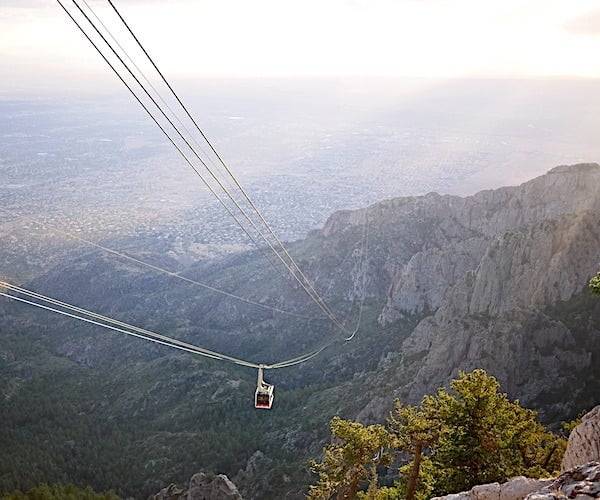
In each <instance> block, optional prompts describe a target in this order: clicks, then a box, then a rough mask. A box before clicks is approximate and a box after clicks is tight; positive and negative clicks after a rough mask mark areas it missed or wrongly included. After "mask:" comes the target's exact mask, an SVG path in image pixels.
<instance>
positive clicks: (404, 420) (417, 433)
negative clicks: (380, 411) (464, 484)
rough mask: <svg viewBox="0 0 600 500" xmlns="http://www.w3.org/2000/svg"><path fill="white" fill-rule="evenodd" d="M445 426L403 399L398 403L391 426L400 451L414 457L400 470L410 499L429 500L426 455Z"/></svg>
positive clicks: (390, 421) (401, 488) (391, 416)
mask: <svg viewBox="0 0 600 500" xmlns="http://www.w3.org/2000/svg"><path fill="white" fill-rule="evenodd" d="M442 425H443V423H442V422H441V421H440V420H437V419H436V418H435V417H434V418H429V417H428V416H427V415H425V413H424V412H423V410H422V409H420V408H417V407H415V406H405V405H403V404H402V403H401V402H400V401H399V400H396V401H395V402H394V411H393V412H392V414H390V417H389V418H388V426H389V428H390V431H391V432H392V434H393V435H394V437H395V438H396V440H395V442H396V446H397V447H398V449H399V450H400V451H402V452H404V453H408V454H409V455H411V456H412V457H413V458H412V461H410V462H409V463H408V464H407V465H405V466H404V467H402V468H401V471H400V473H401V477H402V478H403V479H404V480H403V481H401V482H400V491H401V492H402V493H403V494H404V495H403V496H404V497H405V498H406V500H413V499H414V498H419V499H420V498H426V497H427V496H428V495H429V493H430V487H429V485H426V484H425V482H424V481H423V475H422V474H421V468H422V466H424V465H425V466H426V465H428V464H429V459H428V458H427V456H426V453H427V452H428V450H429V449H430V447H431V446H432V445H434V444H435V443H437V441H438V440H439V437H440V432H441V428H442ZM418 487H420V488H419V490H417V488H418Z"/></svg>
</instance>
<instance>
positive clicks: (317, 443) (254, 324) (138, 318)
mask: <svg viewBox="0 0 600 500" xmlns="http://www.w3.org/2000/svg"><path fill="white" fill-rule="evenodd" d="M599 181H600V166H598V165H596V164H583V165H574V166H563V167H557V168H555V169H552V170H551V171H550V172H549V173H548V174H546V175H544V176H541V177H539V178H536V179H533V180H531V181H529V182H527V183H524V184H523V185H521V186H516V187H510V188H502V189H498V190H493V191H485V192H482V193H478V194H476V195H474V196H470V197H465V198H460V197H456V196H440V195H436V194H428V195H425V196H422V197H413V198H399V199H394V200H387V201H383V202H380V203H377V204H375V205H373V206H371V207H369V208H368V209H362V210H358V211H352V212H340V213H336V214H333V215H332V216H331V218H330V219H329V220H328V222H327V223H326V225H325V226H324V228H323V229H322V230H320V231H315V232H313V233H311V234H309V235H308V236H307V237H306V238H305V239H303V240H299V241H297V242H294V243H291V244H290V245H289V247H290V251H291V252H292V254H293V255H294V256H295V257H296V258H297V260H298V262H299V263H300V266H301V267H302V268H303V270H305V272H306V274H307V275H308V276H309V278H310V279H311V280H312V281H313V282H314V283H315V286H316V288H317V289H318V290H320V291H321V293H322V294H323V295H324V296H325V298H326V299H327V300H328V302H329V303H330V305H331V306H332V308H333V309H334V310H335V311H336V312H337V314H338V316H339V317H340V318H343V319H344V320H346V321H347V324H348V325H349V326H351V325H353V324H354V323H355V321H356V320H357V318H358V310H359V305H360V303H361V301H362V300H363V298H364V308H363V311H362V313H363V314H362V322H361V328H360V330H359V332H358V333H357V335H356V336H355V338H354V339H353V340H352V341H351V342H344V341H343V335H341V334H340V332H338V331H336V330H335V328H334V327H333V326H332V325H331V323H330V322H329V321H328V320H324V319H323V318H322V317H319V311H318V310H316V308H314V306H312V305H311V304H310V302H309V300H308V299H307V298H306V296H305V295H304V294H302V293H300V292H299V291H298V290H297V289H294V287H290V286H288V285H286V284H285V283H282V282H281V281H280V279H279V277H278V276H277V275H276V273H274V272H273V270H272V269H271V268H270V267H269V266H268V265H267V264H265V262H264V259H262V256H261V255H260V254H259V253H258V252H256V253H246V254H239V255H233V256H230V257H227V258H224V259H222V260H219V261H210V262H207V261H203V262H197V263H194V264H191V265H190V266H188V267H187V268H186V269H183V270H181V274H183V275H185V276H187V277H190V278H193V279H195V280H198V281H202V282H207V283H210V284H211V285H212V286H215V287H219V288H223V289H225V290H227V291H228V292H231V293H235V294H238V295H241V296H243V297H245V298H247V299H251V300H253V301H255V302H259V303H264V304H269V305H271V306H274V307H278V308H281V309H285V310H287V311H290V312H293V313H299V314H305V315H308V316H315V317H314V318H310V319H309V318H300V317H298V316H289V315H282V314H280V313H277V312H275V311H273V310H270V309H264V308H259V307H256V306H253V305H252V304H248V303H241V302H236V301H233V300H232V299H230V298H225V297H223V296H221V295H215V294H214V293H212V292H210V291H209V290H207V289H204V288H199V287H194V286H192V285H191V284H190V283H187V282H182V281H179V280H177V279H175V278H174V277H173V276H166V275H161V274H157V273H155V272H154V271H150V270H147V269H145V268H140V267H138V266H136V265H134V264H133V263H132V262H130V261H123V260H119V259H118V258H115V257H114V256H110V255H108V254H106V253H102V252H101V251H99V250H97V249H90V248H89V247H82V248H80V249H75V250H73V251H71V252H70V253H69V254H68V255H69V256H70V257H69V258H66V257H65V259H64V260H63V261H61V262H60V263H59V265H57V266H56V267H54V268H53V269H51V270H49V271H46V272H44V273H43V274H40V275H38V276H37V277H35V279H34V280H32V281H31V282H30V283H28V284H27V287H28V288H32V289H34V290H36V291H38V292H40V293H44V294H48V295H51V296H53V297H56V298H57V299H60V300H65V301H67V302H70V303H74V304H76V305H78V306H81V307H86V308H89V309H92V310H94V311H97V312H100V313H103V314H107V315H110V316H113V317H116V318H118V319H121V320H123V321H128V322H131V323H133V324H136V325H139V326H143V327H145V328H149V329H153V330H155V331H158V332H162V333H167V334H169V335H170V336H173V337H176V338H180V339H182V340H186V341H188V342H192V343H196V344H198V345H201V346H203V347H207V348H209V349H215V350H219V351H222V352H225V353H227V354H231V355H234V356H239V357H244V358H246V359H250V360H253V361H257V362H265V363H271V362H274V361H279V360H281V359H288V358H292V357H295V356H297V355H301V354H304V353H306V352H310V351H312V350H314V349H315V348H318V347H320V346H324V345H328V344H329V343H331V342H332V341H333V343H332V345H331V346H329V347H327V349H326V350H325V351H323V353H322V354H321V355H319V356H317V357H315V358H314V359H312V360H310V361H308V362H307V363H304V364H301V365H298V366H296V367H293V368H289V369H285V370H277V371H273V372H269V373H268V374H267V380H268V381H269V382H271V383H275V385H276V399H275V405H274V409H273V410H272V411H271V412H267V413H264V412H263V413H260V412H258V413H257V412H256V411H255V410H254V409H253V408H252V396H253V391H254V385H255V383H256V373H254V372H253V371H252V370H248V369H243V368H237V367H231V366H226V365H222V364H218V363H216V362H214V361H208V360H203V359H196V358H194V357H193V356H190V355H187V354H178V353H174V352H170V351H169V350H168V349H166V348H163V347H159V346H154V345H147V344H145V343H143V342H141V341H137V340H133V339H129V338H122V337H119V336H116V335H113V334H110V333H107V332H104V331H98V330H97V329H95V328H93V327H91V326H88V325H82V324H80V323H76V322H74V321H72V320H68V319H65V318H61V317H56V316H48V313H43V312H39V311H37V310H33V309H32V308H31V307H29V306H26V305H19V304H15V303H12V302H11V303H8V302H7V301H3V302H2V303H0V373H1V374H2V379H1V380H0V394H1V395H0V397H1V398H2V400H3V401H6V402H7V403H10V404H6V405H2V406H0V418H1V419H2V421H3V422H6V425H5V426H4V427H3V428H2V429H1V430H0V432H2V433H3V434H2V443H3V446H2V452H1V453H0V491H2V492H9V491H13V490H14V489H15V488H21V487H22V488H24V489H27V488H30V487H32V486H34V485H35V484H37V483H39V482H42V481H46V482H49V483H54V482H65V481H70V482H75V483H76V484H77V485H79V486H85V485H87V484H90V485H91V486H92V487H94V489H96V490H98V491H104V490H108V489H111V488H112V489H114V490H115V491H117V493H118V494H120V495H123V496H127V495H135V496H137V497H139V498H141V497H143V496H144V495H147V494H150V493H154V492H156V491H158V490H160V489H161V487H162V486H165V485H166V484H169V483H171V482H178V481H179V482H182V481H184V480H185V479H187V477H189V476H190V475H191V474H192V473H194V472H198V471H199V470H207V471H210V472H215V473H221V472H223V473H226V474H227V475H228V476H229V477H231V478H232V479H233V480H234V482H236V484H238V485H239V486H240V490H241V491H242V494H243V495H244V496H245V497H249V498H280V497H281V496H283V495H287V496H288V497H290V498H301V497H302V494H303V491H305V488H306V485H307V484H308V483H309V482H310V476H309V474H308V472H307V470H306V469H305V464H306V462H307V460H308V459H309V458H310V457H315V456H317V454H318V453H319V450H320V449H321V448H322V446H323V444H324V443H325V442H326V440H327V439H328V428H327V422H328V421H329V420H331V419H332V418H333V417H334V416H336V415H337V416H340V417H341V418H344V419H355V418H358V419H359V420H360V421H361V422H364V423H365V424H371V423H377V422H382V421H383V420H384V419H385V417H386V414H387V412H388V411H389V408H391V407H392V405H393V400H394V399H395V398H399V399H400V400H401V401H402V403H403V404H406V405H416V404H418V402H419V401H421V399H422V397H423V395H425V394H431V393H433V392H434V391H435V389H436V388H437V387H440V386H443V385H446V384H447V383H448V382H449V381H450V380H451V379H452V378H453V377H456V376H457V375H458V373H459V371H461V370H463V371H471V370H472V369H474V368H484V369H486V371H487V372H488V373H490V374H491V375H493V376H495V377H496V378H497V379H498V381H499V383H500V384H501V385H502V387H504V388H506V391H507V393H508V395H509V397H510V398H512V399H519V400H520V401H522V403H523V404H524V405H525V406H527V407H529V408H533V409H535V410H537V411H539V412H540V419H541V420H542V422H544V423H545V424H553V425H556V424H558V422H560V421H561V420H564V419H569V418H572V417H574V416H575V415H577V414H578V413H579V412H580V411H581V410H582V409H585V408H589V407H591V406H592V405H594V404H596V403H597V401H594V399H596V398H597V392H595V388H594V386H593V384H591V382H590V381H592V380H594V379H597V376H598V375H599V374H598V373H597V370H598V367H599V366H600V363H599V362H598V359H599V358H598V356H599V355H600V345H599V340H598V339H599V338H600V332H598V328H600V327H599V325H600V304H598V301H597V300H594V299H595V297H593V295H592V294H591V292H590V291H589V290H588V288H587V283H588V281H589V279H590V277H592V276H594V274H595V273H596V272H597V270H598V264H599V262H600V214H599V211H600V201H599V193H598V189H597V186H598V185H599ZM365 221H368V225H367V226H366V227H367V229H368V241H369V248H368V254H367V255H366V257H365V256H364V255H363V256H362V257H361V252H360V249H361V245H362V242H363V241H364V240H363V234H364V229H365ZM103 243H104V244H105V245H106V246H108V247H111V246H114V247H117V248H123V246H125V247H127V248H130V249H132V253H133V254H134V256H136V257H139V258H143V259H147V258H148V257H149V256H148V255H145V254H144V252H143V249H142V250H137V251H136V250H135V249H139V248H140V247H139V246H137V245H136V244H135V241H134V240H133V239H132V240H131V241H126V240H124V239H123V238H121V239H119V240H118V241H110V240H106V241H103ZM15 251H17V249H14V248H12V249H11V252H15ZM136 252H137V253H136ZM151 258H152V261H153V262H154V263H158V264H160V263H161V262H163V261H164V260H165V259H167V257H166V256H164V255H160V254H156V255H152V256H151ZM363 270H366V275H364V276H363ZM26 470H27V471H28V472H27V473H26V472H25V471H26ZM125 471H128V472H127V473H126V472H125Z"/></svg>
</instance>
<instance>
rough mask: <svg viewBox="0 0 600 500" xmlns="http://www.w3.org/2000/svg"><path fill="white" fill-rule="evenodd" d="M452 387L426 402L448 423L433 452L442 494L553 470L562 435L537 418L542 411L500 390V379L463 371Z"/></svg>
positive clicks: (434, 416)
mask: <svg viewBox="0 0 600 500" xmlns="http://www.w3.org/2000/svg"><path fill="white" fill-rule="evenodd" d="M450 387H451V392H449V391H447V390H446V389H440V390H438V392H437V394H436V395H435V396H425V397H424V398H423V403H422V407H423V412H424V414H425V415H426V416H427V418H429V419H435V421H441V422H443V425H442V427H441V432H440V434H439V439H438V441H437V443H436V444H435V448H434V450H433V452H432V455H431V460H432V463H433V471H434V484H435V486H434V488H435V493H436V494H438V495H440V494H447V493H453V492H458V491H463V490H468V489H470V488H471V487H473V486H475V485H477V484H484V483H490V482H494V481H498V482H503V481H506V480H507V479H509V478H510V477H513V476H516V475H520V474H525V475H528V476H530V477H539V476H540V475H544V474H547V473H549V472H553V470H554V468H555V467H556V466H557V465H558V460H559V458H557V455H558V454H557V453H556V450H557V449H558V447H559V446H558V443H559V442H560V438H559V437H558V436H556V435H554V434H553V433H551V432H549V431H548V430H546V429H545V428H544V427H543V426H542V425H541V424H539V423H538V422H537V420H536V418H537V413H536V412H534V411H532V410H528V409H525V408H523V407H521V406H520V405H519V403H518V401H509V399H508V398H507V396H506V394H503V393H500V392H499V387H500V385H499V383H498V381H497V380H496V379H495V378H494V377H492V376H489V375H487V373H486V372H485V371H484V370H475V371H473V372H471V373H468V374H467V373H461V374H460V376H459V378H458V379H456V380H453V381H452V382H451V384H450Z"/></svg>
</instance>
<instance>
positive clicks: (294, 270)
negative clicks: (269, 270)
mask: <svg viewBox="0 0 600 500" xmlns="http://www.w3.org/2000/svg"><path fill="white" fill-rule="evenodd" d="M57 1H58V3H59V4H60V5H61V7H62V8H63V10H65V12H66V13H67V14H68V15H69V17H70V18H71V20H72V21H73V22H74V23H75V24H76V25H77V26H78V28H79V29H80V30H81V31H82V33H83V34H84V35H85V36H86V38H87V39H88V41H89V42H90V43H92V45H93V46H94V48H95V49H96V50H97V51H98V52H99V53H100V55H101V56H102V57H103V59H104V60H105V62H107V64H109V66H110V67H111V69H112V70H113V71H114V72H115V73H116V74H117V76H118V77H119V78H120V79H121V81H122V82H123V83H124V84H125V85H126V86H127V88H128V89H129V91H130V92H131V93H132V94H133V95H134V97H135V98H136V100H137V101H138V103H140V105H142V107H143V108H144V110H145V111H146V112H147V113H148V114H150V115H151V117H152V119H153V120H154V121H155V123H156V124H157V125H158V126H159V128H160V129H161V131H163V133H164V134H165V135H166V136H167V137H168V138H169V140H170V141H171V143H172V144H173V145H174V146H175V147H176V148H177V150H178V151H179V152H180V154H182V156H184V158H185V159H186V161H187V163H188V164H189V165H190V167H192V169H193V170H194V171H195V172H196V174H197V175H198V176H199V177H200V178H201V179H202V180H203V182H204V183H205V185H207V187H209V189H210V190H211V192H212V193H213V195H215V196H216V197H217V199H218V200H219V201H220V203H221V204H222V205H223V206H224V207H225V208H226V209H227V211H228V213H229V214H230V215H231V216H232V217H233V218H234V220H235V221H236V223H237V224H238V225H239V226H240V227H241V228H242V229H243V230H244V231H245V232H246V234H247V235H248V236H249V237H250V238H251V240H252V241H253V242H254V243H255V245H256V246H257V247H258V248H259V249H262V247H261V246H260V245H258V243H257V242H256V240H255V239H254V238H253V237H252V236H251V235H250V234H249V232H248V230H247V229H246V228H245V227H244V226H243V225H242V224H241V222H240V221H239V219H238V218H237V217H236V216H235V215H234V214H233V212H232V211H231V209H230V208H229V207H228V206H227V205H226V204H225V202H224V201H223V200H222V198H221V197H220V196H219V195H218V194H217V193H216V192H215V191H214V189H212V186H210V184H209V183H208V181H207V180H206V179H205V178H204V177H203V176H202V174H201V173H200V172H199V171H198V169H197V168H196V167H195V166H194V165H193V164H192V163H191V161H190V160H189V159H188V158H187V156H186V155H185V154H184V153H183V152H182V150H181V148H180V147H179V146H177V145H176V143H175V141H174V140H173V139H172V138H171V136H169V134H168V133H167V132H166V130H165V129H164V127H162V126H161V125H160V124H159V122H158V120H157V119H156V117H154V115H152V113H151V112H150V111H149V109H148V108H147V107H146V106H145V105H144V104H143V103H142V101H141V99H140V98H139V96H137V94H135V92H134V91H133V90H132V88H131V87H130V86H129V85H128V84H127V83H126V81H125V79H124V78H123V77H122V75H121V74H120V73H119V72H118V71H117V70H116V68H115V67H114V65H112V64H111V63H110V61H108V58H107V57H106V56H105V54H104V53H103V52H102V51H101V49H100V48H99V47H98V46H97V44H96V43H94V42H93V41H92V39H91V37H90V36H89V35H88V33H87V32H86V31H85V30H84V29H83V27H82V26H81V25H80V23H78V22H77V20H75V18H74V17H73V16H72V15H71V13H70V12H69V11H68V10H67V9H66V8H65V6H64V5H63V4H62V2H61V1H60V0H57ZM72 1H73V4H74V5H75V6H76V7H77V9H78V10H79V11H80V13H81V14H82V15H83V16H84V18H85V19H86V20H87V22H88V23H89V24H90V25H91V26H92V27H93V28H94V30H95V31H96V33H97V34H98V35H99V36H100V37H101V39H102V40H103V42H104V43H105V44H106V45H107V46H108V47H109V48H110V50H111V51H112V53H113V54H114V55H115V56H116V57H117V59H118V60H119V62H120V63H121V65H123V66H124V67H125V69H126V70H127V71H128V72H129V74H130V75H131V76H132V77H133V78H134V80H135V81H136V83H137V84H138V85H139V86H140V88H141V89H142V90H143V91H144V93H145V94H146V95H147V96H148V97H149V98H150V100H151V101H152V103H153V104H154V106H156V108H157V109H158V110H159V111H160V113H161V114H162V115H163V117H164V118H165V119H167V121H168V122H169V124H170V125H171V127H172V128H173V129H174V130H175V131H176V132H177V133H178V135H179V136H180V137H181V138H182V140H183V141H184V143H185V144H186V146H187V147H188V148H189V149H190V150H191V151H192V152H193V154H194V155H195V156H196V158H197V159H198V160H199V161H200V162H201V163H202V165H203V166H204V167H205V168H206V169H207V171H208V172H209V173H210V174H211V176H212V177H213V179H214V180H215V181H216V182H217V183H218V184H219V186H220V187H221V189H223V191H224V192H225V193H226V194H227V196H228V197H229V198H230V199H231V201H232V202H233V203H234V205H235V206H236V208H238V210H240V213H242V215H243V216H244V218H246V220H247V221H248V222H249V223H250V224H251V225H252V227H253V228H254V229H255V230H256V231H257V232H258V234H259V235H260V237H261V238H262V239H263V241H264V242H265V243H267V246H268V247H269V248H270V249H271V250H272V251H273V253H274V254H275V256H276V257H277V258H278V259H279V261H280V262H282V264H283V265H284V266H285V268H286V269H287V270H288V272H289V273H290V274H291V275H292V277H293V278H294V279H295V280H296V281H297V282H298V283H299V284H300V286H301V287H302V288H303V289H304V290H305V291H306V293H307V294H308V295H309V296H310V297H311V298H312V299H313V301H314V302H315V303H316V304H317V305H318V306H319V307H320V308H321V310H322V311H323V312H324V313H325V314H326V315H327V316H328V317H329V318H330V320H331V321H332V322H333V323H334V324H335V325H336V326H337V327H338V328H339V329H340V330H342V331H345V332H346V333H349V334H350V335H352V334H353V333H355V331H353V332H351V331H350V330H348V329H347V328H345V326H344V325H343V324H342V323H341V322H340V321H339V319H338V318H337V317H336V316H335V314H334V313H333V311H332V310H331V309H330V308H329V306H328V305H327V304H326V303H325V301H324V300H323V299H322V298H321V296H320V295H319V294H318V292H317V291H316V290H315V289H314V287H313V286H312V284H311V283H310V281H309V280H308V279H307V278H306V276H305V275H304V274H303V273H302V271H301V270H300V268H299V267H298V265H297V264H296V263H295V261H294V260H293V259H292V258H291V256H290V255H289V253H288V252H287V250H286V249H285V247H284V246H283V245H282V244H281V242H280V240H278V239H277V241H278V242H279V244H281V248H282V249H283V252H284V253H285V254H286V255H287V256H289V258H290V259H291V260H290V262H291V263H288V262H287V261H286V260H285V259H283V257H282V256H281V255H280V253H279V252H278V251H277V250H276V249H275V248H274V247H273V244H272V243H271V242H270V241H269V240H268V239H267V238H266V237H265V235H264V234H263V233H262V231H261V230H260V229H258V227H257V226H256V224H255V223H254V221H253V220H252V219H251V218H250V217H249V216H248V214H247V213H246V212H245V210H244V209H243V208H242V207H241V206H240V205H239V203H238V202H237V201H236V200H235V199H234V198H233V197H232V196H231V194H230V193H229V192H228V190H227V189H226V188H225V187H224V186H223V185H222V183H221V182H220V181H219V179H218V178H217V177H216V176H215V174H214V173H213V172H212V170H211V169H210V168H209V167H208V165H207V164H206V162H205V161H204V160H203V159H202V158H201V157H200V156H199V155H198V153H197V151H196V150H195V149H194V148H193V147H192V146H191V145H190V143H189V141H188V140H187V139H186V138H185V137H183V134H182V133H181V131H180V130H179V129H178V128H177V127H176V126H175V125H174V124H173V122H172V120H171V119H170V118H169V117H168V116H167V115H166V113H165V112H164V110H163V109H162V108H161V107H160V106H159V105H158V103H157V102H156V100H155V99H154V98H153V97H152V96H151V95H150V93H149V92H148V90H147V89H146V88H145V87H144V86H143V84H142V83H141V82H140V80H139V79H138V78H137V77H136V76H135V74H134V73H133V71H132V70H131V68H129V66H128V65H127V64H126V63H125V62H124V60H123V58H122V57H121V56H120V55H119V54H118V53H117V52H116V50H115V49H114V47H112V46H111V45H110V43H109V42H108V40H107V39H106V37H105V36H104V35H103V34H102V33H101V32H100V30H99V29H98V27H97V26H95V25H94V23H93V22H92V20H91V19H90V18H89V16H88V15H87V14H85V12H84V11H83V9H82V8H81V7H80V6H79V4H78V3H77V1H76V0H72ZM263 219H264V218H263ZM263 255H264V256H265V257H266V258H267V259H268V260H269V262H271V264H272V261H271V260H270V259H269V258H268V257H267V256H266V254H265V253H264V252H263ZM272 265H273V264H272ZM273 267H275V268H276V269H277V270H278V271H279V268H277V267H276V266H274V265H273ZM279 272H280V271H279ZM298 275H300V277H301V278H302V279H300V278H299V277H298Z"/></svg>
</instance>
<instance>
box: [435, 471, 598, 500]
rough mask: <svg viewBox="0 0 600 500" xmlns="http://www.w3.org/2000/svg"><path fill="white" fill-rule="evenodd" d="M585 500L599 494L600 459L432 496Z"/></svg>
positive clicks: (455, 499) (465, 499)
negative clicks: (544, 475)
mask: <svg viewBox="0 0 600 500" xmlns="http://www.w3.org/2000/svg"><path fill="white" fill-rule="evenodd" d="M567 498H576V499H577V500H586V499H590V498H600V463H599V462H590V463H587V464H585V465H581V466H579V467H575V468H573V469H571V470H568V471H566V472H563V473H562V474H561V475H560V476H558V477H557V478H556V479H546V480H538V479H528V478H525V477H517V478H515V479H511V480H510V481H508V482H506V483H503V484H498V483H490V484H482V485H478V486H475V487H473V488H472V489H470V490H469V491H464V492H461V493H456V494H453V495H446V496H443V497H435V498H434V499H432V500H523V499H526V500H562V499H565V500H566V499H567Z"/></svg>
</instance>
